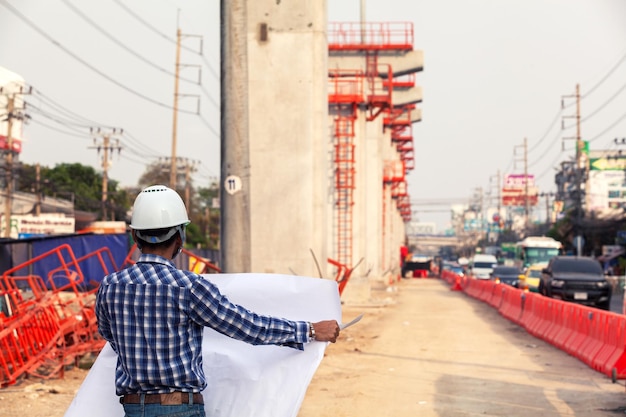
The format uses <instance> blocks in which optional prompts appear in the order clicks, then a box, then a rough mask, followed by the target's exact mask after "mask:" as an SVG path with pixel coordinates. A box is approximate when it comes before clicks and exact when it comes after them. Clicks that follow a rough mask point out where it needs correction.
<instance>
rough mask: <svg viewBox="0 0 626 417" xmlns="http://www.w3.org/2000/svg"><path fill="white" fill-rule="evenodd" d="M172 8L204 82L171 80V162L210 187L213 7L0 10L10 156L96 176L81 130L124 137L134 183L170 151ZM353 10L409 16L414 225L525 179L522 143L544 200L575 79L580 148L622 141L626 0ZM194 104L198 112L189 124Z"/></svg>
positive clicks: (68, 4) (341, 0) (342, 11)
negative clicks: (15, 108)
mask: <svg viewBox="0 0 626 417" xmlns="http://www.w3.org/2000/svg"><path fill="white" fill-rule="evenodd" d="M361 3H362V2H361V1H360V0H329V1H328V11H329V20H330V21H357V20H359V19H360V5H361ZM7 5H10V6H9V7H7ZM177 10H180V17H179V21H180V28H181V30H182V32H183V34H184V35H193V36H185V37H184V38H183V45H184V46H185V47H186V49H184V50H183V51H182V55H181V62H182V63H183V64H185V65H189V66H186V67H185V69H183V70H182V72H181V76H182V77H184V78H185V79H186V80H189V81H194V80H195V79H197V76H198V72H197V66H200V67H201V68H202V80H203V85H202V87H199V86H197V85H194V84H193V83H192V82H187V81H183V82H181V85H180V93H181V94H188V95H189V96H187V97H185V98H181V99H180V101H179V107H180V108H181V109H182V112H181V113H180V114H179V119H178V139H177V144H178V146H177V155H178V156H180V157H187V158H189V159H190V160H193V161H197V162H199V164H198V165H197V169H198V172H197V173H196V174H195V176H194V177H195V179H196V183H197V184H203V183H207V182H208V181H209V180H210V179H211V178H216V177H218V175H219V171H220V168H219V135H218V132H219V114H218V113H219V109H218V105H217V103H218V102H219V78H218V73H219V1H218V0H203V1H200V0H185V1H182V0H181V1H174V0H100V1H94V0H91V1H81V2H79V1H77V0H47V1H42V0H40V1H35V0H19V1H18V0H0V39H2V44H1V46H0V66H3V67H5V68H7V69H9V70H11V71H13V72H16V73H18V74H20V75H21V76H22V77H23V78H25V79H26V81H27V83H28V84H29V85H32V86H33V87H34V88H35V90H36V94H33V95H32V96H31V97H30V98H27V101H29V102H31V103H32V104H33V106H34V108H33V109H31V111H30V115H31V117H32V121H31V122H30V124H29V125H28V126H26V128H25V130H24V137H25V142H24V145H23V152H22V155H21V159H22V161H24V162H26V163H35V162H40V163H41V164H43V165H47V166H53V165H54V164H56V163H60V162H81V163H84V164H90V165H93V166H94V167H96V168H97V169H99V170H100V169H101V168H100V160H99V156H98V154H97V152H96V150H95V149H93V148H91V147H92V146H94V145H93V141H92V137H91V136H90V134H89V127H92V126H93V127H97V126H109V127H111V128H112V127H115V128H123V129H124V131H125V133H124V135H122V136H119V138H120V139H121V140H122V145H123V146H124V149H123V150H122V152H121V155H120V156H119V157H118V156H116V157H115V158H113V160H112V165H111V167H110V170H109V177H110V178H112V179H115V180H117V181H119V182H120V183H121V184H122V185H133V184H135V183H136V182H137V179H138V178H139V176H140V175H141V173H142V172H143V170H144V164H145V162H146V161H148V162H149V161H151V160H152V159H150V158H146V157H167V156H169V155H170V152H171V145H172V117H173V116H172V109H171V107H172V105H173V91H174V77H173V75H172V74H173V72H174V62H175V44H174V39H175V36H176V28H177ZM365 13H366V17H367V20H368V21H371V22H380V21H407V22H412V23H413V25H414V31H415V48H416V49H421V50H423V51H424V61H425V66H424V72H423V73H420V74H419V75H418V77H417V83H418V84H419V85H421V86H422V89H423V93H424V101H423V103H421V104H420V105H419V106H420V107H421V109H422V122H420V123H418V124H416V125H415V126H414V128H413V134H414V147H415V166H416V167H415V169H414V170H413V171H412V172H411V174H410V176H409V192H410V195H411V200H412V201H413V202H415V203H416V206H415V209H416V213H415V214H414V216H413V217H414V219H418V220H420V221H426V222H429V221H435V222H437V223H438V225H439V228H440V229H441V228H443V227H445V226H446V224H447V221H448V219H449V211H448V210H449V209H448V207H444V206H437V205H424V203H437V202H447V203H466V202H467V201H468V199H469V198H470V196H471V195H473V194H474V193H475V192H476V190H477V189H478V187H482V189H483V192H485V193H487V192H491V194H492V195H494V196H495V195H496V192H497V191H496V186H495V185H496V175H497V173H498V171H500V174H501V175H502V176H504V175H505V174H515V173H517V174H521V173H522V172H523V151H522V145H523V141H524V138H527V139H528V148H529V152H528V169H529V173H530V174H532V175H534V176H535V178H536V182H537V184H538V186H539V188H540V191H541V192H550V191H554V190H555V186H554V173H555V172H556V171H555V168H556V167H558V166H559V164H560V162H561V161H565V160H569V159H571V158H573V156H574V148H573V146H574V141H573V140H571V139H563V138H571V137H573V136H574V135H575V129H574V119H573V118H571V117H572V116H574V115H575V106H574V103H575V101H574V99H573V98H572V97H571V96H572V95H573V94H574V93H575V88H576V84H577V83H578V84H580V91H581V96H582V100H581V116H582V124H581V127H582V137H583V139H584V140H588V141H590V147H591V149H592V150H595V149H613V150H617V149H619V148H620V146H618V145H615V143H614V139H615V138H623V137H626V92H624V91H623V90H624V89H626V1H624V0H510V1H509V0H428V1H427V0H393V1H390V0H386V1H382V0H375V1H374V0H370V1H366V2H365ZM197 36H201V37H202V41H203V50H204V55H203V56H199V55H197V54H196V53H195V51H197V50H198V48H199V38H197ZM565 96H569V97H566V98H565V100H564V104H565V105H566V107H565V109H563V110H562V109H561V101H562V98H563V97H565ZM197 97H199V100H200V111H201V116H197V115H194V114H188V113H194V112H195V111H196V108H197V103H198V98H197ZM60 106H61V107H60ZM35 107H36V108H35ZM186 112H188V113H186ZM59 121H60V122H61V123H58V122H59ZM562 121H564V122H565V127H566V128H565V130H562V129H561V123H562ZM199 138H201V139H202V140H199ZM621 147H623V148H625V150H626V146H621ZM424 210H430V211H424Z"/></svg>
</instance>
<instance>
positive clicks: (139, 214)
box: [130, 185, 189, 230]
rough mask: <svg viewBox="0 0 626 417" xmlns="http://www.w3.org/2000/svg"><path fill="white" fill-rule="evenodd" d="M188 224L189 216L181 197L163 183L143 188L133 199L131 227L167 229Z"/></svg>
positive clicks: (137, 228)
mask: <svg viewBox="0 0 626 417" xmlns="http://www.w3.org/2000/svg"><path fill="white" fill-rule="evenodd" d="M188 224H189V217H187V209H186V208H185V203H183V199H182V198H180V196H179V195H178V193H177V192H176V191H174V190H172V189H171V188H169V187H166V186H165V185H153V186H150V187H148V188H144V189H143V190H142V191H141V192H140V193H139V195H138V196H137V198H136V199H135V204H134V205H133V215H132V218H131V222H130V228H131V229H135V230H155V229H168V228H173V227H176V226H181V225H182V226H186V225H188Z"/></svg>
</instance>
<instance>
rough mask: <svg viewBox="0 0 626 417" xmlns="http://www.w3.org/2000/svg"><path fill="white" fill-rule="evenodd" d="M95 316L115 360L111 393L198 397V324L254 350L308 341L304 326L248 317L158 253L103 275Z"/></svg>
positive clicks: (214, 289)
mask: <svg viewBox="0 0 626 417" xmlns="http://www.w3.org/2000/svg"><path fill="white" fill-rule="evenodd" d="M96 316H97V318H98V329H99V331H100V334H102V336H103V337H104V338H105V339H106V340H107V341H108V342H109V343H110V344H111V347H112V348H113V350H114V351H115V352H116V353H117V354H118V360H117V366H116V371H115V386H116V392H117V395H124V394H129V393H168V392H172V391H184V392H200V391H202V390H203V389H204V388H205V387H206V378H205V375H204V371H203V369H202V331H203V328H204V326H208V327H210V328H212V329H214V330H216V331H218V332H220V333H222V334H224V335H226V336H230V337H232V338H235V339H238V340H241V341H244V342H246V343H250V344H253V345H269V344H274V345H284V346H289V347H292V348H296V349H300V350H302V349H304V346H303V344H304V343H306V342H308V341H309V335H308V333H309V328H308V323H307V322H305V321H291V320H285V319H280V318H274V317H270V316H264V315H258V314H255V313H253V312H251V311H249V310H247V309H245V308H244V307H242V306H239V305H236V304H233V303H231V302H230V301H229V300H228V299H227V298H226V297H225V296H223V295H222V294H220V292H219V290H218V288H217V287H216V286H215V285H214V284H212V283H211V282H209V281H208V280H207V279H205V278H204V277H202V276H200V275H198V274H195V273H192V272H189V271H181V270H179V269H177V268H176V267H175V266H174V264H173V263H172V262H170V261H169V260H167V259H166V258H163V257H161V256H157V255H142V256H141V257H140V258H139V260H138V261H137V263H136V264H135V265H133V266H131V267H129V268H126V269H124V270H122V271H119V272H115V273H113V274H110V275H107V276H106V277H104V279H103V281H102V283H101V285H100V288H99V289H98V294H97V300H96Z"/></svg>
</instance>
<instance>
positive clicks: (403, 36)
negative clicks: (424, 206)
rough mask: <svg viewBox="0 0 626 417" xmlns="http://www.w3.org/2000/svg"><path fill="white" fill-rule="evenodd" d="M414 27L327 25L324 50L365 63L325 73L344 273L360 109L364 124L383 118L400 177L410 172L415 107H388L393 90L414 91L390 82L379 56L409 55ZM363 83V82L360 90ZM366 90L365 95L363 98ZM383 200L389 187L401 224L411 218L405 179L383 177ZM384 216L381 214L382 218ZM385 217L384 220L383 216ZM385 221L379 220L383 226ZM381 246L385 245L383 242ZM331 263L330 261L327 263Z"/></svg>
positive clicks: (402, 82) (403, 82) (408, 82)
mask: <svg viewBox="0 0 626 417" xmlns="http://www.w3.org/2000/svg"><path fill="white" fill-rule="evenodd" d="M413 36H414V34H413V25H412V23H409V22H366V23H361V22H348V23H330V24H329V28H328V49H329V51H330V53H331V54H332V53H335V54H338V55H342V54H357V56H359V55H360V56H364V58H365V72H364V73H363V72H359V71H349V70H331V71H329V80H330V86H329V96H328V101H329V104H330V106H331V111H333V112H334V114H335V118H334V158H333V162H334V165H335V166H334V169H335V201H336V210H335V221H336V237H337V238H336V241H337V254H336V256H337V258H338V262H339V263H340V264H342V265H344V267H346V268H348V269H349V268H350V267H349V265H351V263H352V262H353V259H352V250H353V248H352V235H353V233H352V227H353V226H352V210H353V205H354V199H353V191H354V189H355V187H356V184H355V179H354V178H355V170H354V165H355V157H354V149H355V146H356V145H355V133H354V123H355V120H356V117H357V110H358V108H359V106H360V105H365V107H366V109H367V116H366V120H367V121H373V120H374V119H376V118H377V117H378V116H379V115H380V114H383V115H384V118H385V119H384V125H385V128H390V129H392V132H391V139H392V141H393V142H394V143H395V144H396V149H397V151H398V153H399V154H400V160H401V161H402V164H403V174H404V173H406V172H407V171H408V170H411V169H413V168H414V158H413V137H412V131H411V118H410V110H411V109H412V108H414V105H406V106H401V107H399V108H396V107H394V106H393V104H392V94H393V90H394V89H406V88H412V87H414V86H415V76H414V74H409V75H404V76H401V77H394V76H393V71H392V68H391V66H390V65H387V64H384V63H379V56H380V54H381V53H383V54H384V53H389V52H396V53H397V52H403V51H411V50H413V41H414V38H413ZM363 80H364V81H365V82H366V85H365V86H364V84H363ZM364 90H365V93H364ZM383 177H384V180H383V194H384V193H385V192H386V190H387V188H385V187H388V188H389V190H390V192H391V195H392V198H393V199H394V200H395V201H396V207H397V209H398V210H399V212H400V214H401V216H402V218H403V220H404V221H409V220H410V218H411V210H410V201H409V197H408V193H407V191H406V180H405V176H404V175H402V176H401V178H396V177H393V179H392V180H391V182H389V179H388V178H387V176H386V173H384V174H383ZM384 212H385V210H383V213H384ZM383 216H384V214H383ZM384 222H385V219H384V218H383V224H384ZM383 241H384V239H383ZM329 261H330V260H329Z"/></svg>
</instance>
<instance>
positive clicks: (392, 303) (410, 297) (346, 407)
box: [0, 278, 626, 417]
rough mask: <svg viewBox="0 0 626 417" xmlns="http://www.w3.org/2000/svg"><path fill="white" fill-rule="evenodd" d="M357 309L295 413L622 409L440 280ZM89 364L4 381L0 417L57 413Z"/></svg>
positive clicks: (382, 288) (624, 402)
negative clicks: (46, 376) (56, 374)
mask: <svg viewBox="0 0 626 417" xmlns="http://www.w3.org/2000/svg"><path fill="white" fill-rule="evenodd" d="M361 313H364V317H363V319H362V320H361V321H360V322H359V323H358V324H356V325H354V326H352V327H349V328H348V329H346V330H345V331H344V332H343V333H342V334H341V336H340V339H339V341H338V342H337V343H336V344H331V345H329V346H328V348H327V350H326V355H325V358H324V360H323V361H322V363H321V365H320V367H319V369H318V371H317V373H316V374H315V376H314V378H313V380H312V381H311V384H310V386H309V389H308V391H307V394H306V397H305V399H304V402H303V404H302V407H301V409H300V412H299V414H298V417H343V416H345V417H348V416H349V417H353V416H354V417H356V416H376V417H384V416H393V417H415V416H420V417H429V416H432V417H443V416H445V417H461V416H514V417H527V416H528V417H529V416H533V417H535V416H538V415H541V416H542V417H549V416H576V417H591V416H593V417H598V416H613V415H623V414H624V413H625V411H626V391H625V388H624V381H618V382H617V383H612V381H611V379H610V378H609V377H607V376H606V375H603V374H601V373H599V372H597V371H595V370H593V369H591V368H589V367H588V366H587V365H586V364H584V363H583V362H581V361H579V360H578V359H576V358H574V357H572V356H570V355H568V354H567V353H564V352H562V351H560V350H558V349H556V348H555V347H553V346H552V345H550V344H548V343H546V342H544V341H542V340H540V339H537V338H535V337H533V336H531V335H529V334H528V333H527V332H526V331H525V330H524V329H523V328H521V327H519V326H517V325H515V324H513V323H511V322H509V321H508V320H506V319H505V318H503V317H502V316H500V315H499V314H498V312H497V310H495V309H493V308H492V307H490V306H489V305H487V304H485V303H483V302H481V301H479V300H476V299H473V298H471V297H468V296H467V295H466V294H464V293H463V292H459V291H451V290H450V288H449V286H448V284H446V283H445V282H443V281H441V280H438V279H435V278H428V279H403V280H401V281H399V282H397V283H395V284H393V285H391V286H388V285H384V284H382V283H380V284H378V285H375V286H374V287H373V288H372V289H371V293H370V297H369V298H368V299H367V300H365V301H363V302H347V301H346V302H345V303H344V305H343V321H344V322H348V321H349V320H351V319H353V318H355V317H356V316H358V315H359V314H361ZM86 363H88V361H87V362H86ZM86 363H85V364H86ZM85 364H83V365H85ZM87 372H88V371H87V370H86V369H81V367H73V368H71V369H68V370H66V372H65V376H64V378H63V379H54V380H45V381H41V380H36V379H23V380H21V381H19V383H18V384H17V385H13V386H10V387H8V388H4V389H0V415H1V416H3V417H18V416H20V417H21V416H24V415H28V416H30V417H62V416H63V415H64V413H65V410H66V409H67V407H68V406H69V404H70V402H71V401H72V398H73V397H74V394H75V392H76V391H77V389H78V388H79V386H80V384H81V383H82V381H83V379H84V377H85V376H86V374H87Z"/></svg>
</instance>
